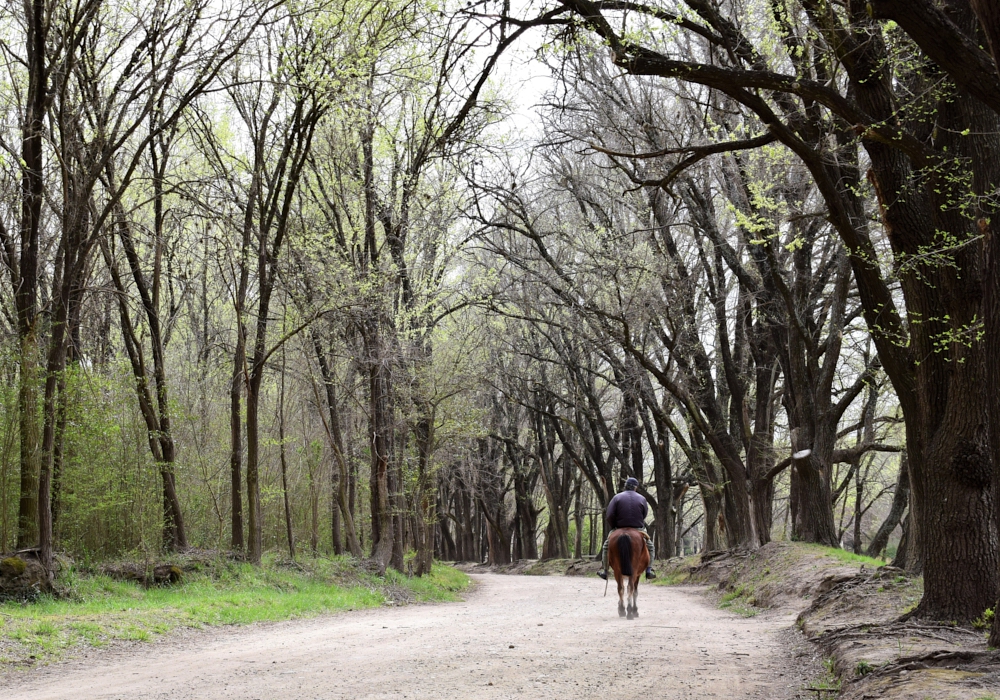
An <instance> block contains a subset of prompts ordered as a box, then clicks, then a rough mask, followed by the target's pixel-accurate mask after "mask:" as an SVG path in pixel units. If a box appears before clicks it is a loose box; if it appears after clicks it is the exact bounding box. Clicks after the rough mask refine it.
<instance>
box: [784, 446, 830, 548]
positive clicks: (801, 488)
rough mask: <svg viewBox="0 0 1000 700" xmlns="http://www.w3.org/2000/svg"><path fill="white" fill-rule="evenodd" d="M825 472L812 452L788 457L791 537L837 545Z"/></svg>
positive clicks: (824, 468) (827, 476)
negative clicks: (806, 454) (790, 491)
mask: <svg viewBox="0 0 1000 700" xmlns="http://www.w3.org/2000/svg"><path fill="white" fill-rule="evenodd" d="M797 453H798V452H797ZM828 472H829V468H828V467H824V466H823V465H822V464H820V463H819V461H818V460H817V459H815V458H814V457H813V456H812V455H809V456H806V457H802V458H800V459H793V460H792V474H791V490H792V494H791V508H792V539H794V540H798V541H801V542H818V543H820V544H824V545H826V546H828V547H836V546H838V538H837V527H836V524H835V523H834V520H833V493H832V490H831V488H830V476H829V473H828Z"/></svg>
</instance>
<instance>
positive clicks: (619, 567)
mask: <svg viewBox="0 0 1000 700" xmlns="http://www.w3.org/2000/svg"><path fill="white" fill-rule="evenodd" d="M608 564H610V565H611V568H612V569H613V570H614V572H615V582H616V583H617V584H618V616H619V617H628V619H629V620H631V619H633V618H636V617H639V604H638V602H637V600H638V594H639V577H640V576H641V575H642V572H643V571H645V570H646V567H647V566H649V550H647V549H646V540H645V539H644V537H643V535H642V532H640V531H639V530H637V529H635V528H631V527H624V528H620V529H618V530H615V531H614V532H612V533H611V538H610V539H609V540H608ZM626 578H627V580H628V608H627V609H626V607H625V580H626Z"/></svg>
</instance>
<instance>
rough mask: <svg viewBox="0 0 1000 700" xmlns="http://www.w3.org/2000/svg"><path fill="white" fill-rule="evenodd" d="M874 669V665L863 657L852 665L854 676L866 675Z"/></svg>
mask: <svg viewBox="0 0 1000 700" xmlns="http://www.w3.org/2000/svg"><path fill="white" fill-rule="evenodd" d="M874 670H875V667H874V666H873V665H872V663H871V662H870V661H865V660H864V659H861V660H860V661H858V663H857V664H856V665H855V666H854V675H856V676H867V675H868V674H869V673H871V672H872V671H874Z"/></svg>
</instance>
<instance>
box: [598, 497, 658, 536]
mask: <svg viewBox="0 0 1000 700" xmlns="http://www.w3.org/2000/svg"><path fill="white" fill-rule="evenodd" d="M647 512H649V505H647V503H646V499H645V498H643V497H642V496H641V495H640V494H638V493H636V492H635V491H622V492H621V493H619V494H618V495H617V496H615V497H614V498H612V499H611V503H609V504H608V512H607V518H608V525H610V526H611V527H613V528H618V527H643V526H644V525H645V524H646V513H647Z"/></svg>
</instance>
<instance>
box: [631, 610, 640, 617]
mask: <svg viewBox="0 0 1000 700" xmlns="http://www.w3.org/2000/svg"><path fill="white" fill-rule="evenodd" d="M632 617H639V608H636V609H635V610H633V611H632Z"/></svg>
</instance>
